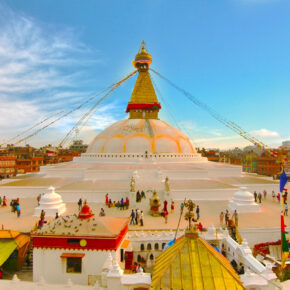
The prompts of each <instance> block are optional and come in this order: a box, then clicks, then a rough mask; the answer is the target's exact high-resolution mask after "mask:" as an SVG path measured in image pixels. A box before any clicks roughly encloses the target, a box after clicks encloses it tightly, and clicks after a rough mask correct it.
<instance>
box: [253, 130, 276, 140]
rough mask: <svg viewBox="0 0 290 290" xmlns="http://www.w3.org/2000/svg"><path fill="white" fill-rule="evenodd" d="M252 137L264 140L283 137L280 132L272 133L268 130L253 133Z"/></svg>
mask: <svg viewBox="0 0 290 290" xmlns="http://www.w3.org/2000/svg"><path fill="white" fill-rule="evenodd" d="M251 135H252V136H254V137H262V138H281V135H280V134H279V133H278V132H276V131H270V130H267V129H260V130H254V131H251Z"/></svg>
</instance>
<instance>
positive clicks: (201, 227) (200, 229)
mask: <svg viewBox="0 0 290 290" xmlns="http://www.w3.org/2000/svg"><path fill="white" fill-rule="evenodd" d="M197 228H198V230H199V231H201V232H202V230H203V226H202V224H201V222H199V223H198V226H197Z"/></svg>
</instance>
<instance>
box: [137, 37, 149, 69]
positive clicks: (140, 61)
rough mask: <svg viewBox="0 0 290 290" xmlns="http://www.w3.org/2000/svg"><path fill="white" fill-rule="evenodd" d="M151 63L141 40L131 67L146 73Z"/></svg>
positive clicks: (144, 44)
mask: <svg viewBox="0 0 290 290" xmlns="http://www.w3.org/2000/svg"><path fill="white" fill-rule="evenodd" d="M151 63H152V57H151V55H150V54H149V53H148V50H147V48H146V43H145V41H144V40H143V41H142V42H141V45H140V48H139V50H138V53H137V54H136V56H135V60H133V66H134V67H136V68H137V69H138V71H147V70H148V68H149V66H150V64H151Z"/></svg>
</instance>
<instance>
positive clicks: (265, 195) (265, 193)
mask: <svg viewBox="0 0 290 290" xmlns="http://www.w3.org/2000/svg"><path fill="white" fill-rule="evenodd" d="M263 195H264V199H267V190H265V189H264V191H263Z"/></svg>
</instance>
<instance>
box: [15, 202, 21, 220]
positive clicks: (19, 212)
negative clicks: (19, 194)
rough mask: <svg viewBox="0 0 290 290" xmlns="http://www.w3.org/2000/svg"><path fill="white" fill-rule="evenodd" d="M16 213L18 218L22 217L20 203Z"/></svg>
mask: <svg viewBox="0 0 290 290" xmlns="http://www.w3.org/2000/svg"><path fill="white" fill-rule="evenodd" d="M16 212H17V217H20V214H21V211H20V205H19V203H17V205H16Z"/></svg>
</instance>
